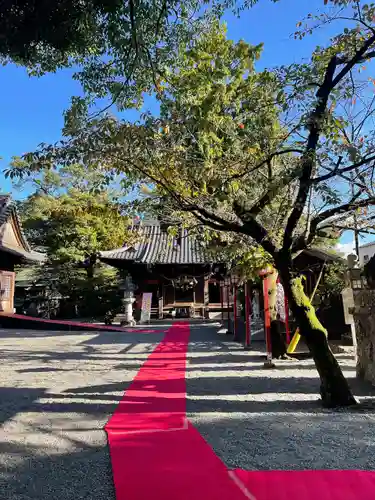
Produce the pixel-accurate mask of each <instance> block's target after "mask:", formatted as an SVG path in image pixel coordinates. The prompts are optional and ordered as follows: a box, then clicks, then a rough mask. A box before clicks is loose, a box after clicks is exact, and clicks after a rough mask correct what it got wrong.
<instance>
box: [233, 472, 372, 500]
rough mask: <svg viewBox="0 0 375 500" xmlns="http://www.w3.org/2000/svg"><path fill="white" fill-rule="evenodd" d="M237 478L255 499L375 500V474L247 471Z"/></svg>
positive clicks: (239, 474) (236, 473) (240, 473)
mask: <svg viewBox="0 0 375 500" xmlns="http://www.w3.org/2000/svg"><path fill="white" fill-rule="evenodd" d="M234 473H235V475H236V476H237V478H238V479H239V480H240V481H241V482H242V484H243V485H244V486H245V487H246V488H247V489H249V490H251V493H252V495H253V496H254V498H256V500H297V499H299V500H316V499H318V500H374V498H375V472H373V471H371V472H367V471H356V470H304V471H245V470H236V471H235V472H234Z"/></svg>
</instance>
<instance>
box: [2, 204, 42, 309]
mask: <svg viewBox="0 0 375 500" xmlns="http://www.w3.org/2000/svg"><path fill="white" fill-rule="evenodd" d="M44 258H45V256H44V255H43V254H41V253H38V252H34V251H33V250H32V249H31V248H30V245H29V244H28V242H27V239H26V237H25V234H24V233H23V230H22V225H21V221H20V218H19V216H18V213H17V207H16V204H15V203H14V201H13V200H12V199H11V197H10V195H0V313H13V310H14V286H15V266H18V265H21V264H24V263H28V262H29V263H30V262H42V261H43V260H44Z"/></svg>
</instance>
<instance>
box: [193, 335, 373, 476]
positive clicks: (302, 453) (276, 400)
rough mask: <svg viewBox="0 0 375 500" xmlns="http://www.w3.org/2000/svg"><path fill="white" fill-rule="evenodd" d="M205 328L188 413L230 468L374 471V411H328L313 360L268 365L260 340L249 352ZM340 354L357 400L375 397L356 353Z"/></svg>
mask: <svg viewBox="0 0 375 500" xmlns="http://www.w3.org/2000/svg"><path fill="white" fill-rule="evenodd" d="M203 332H204V330H203V329H202V328H195V327H194V326H193V327H192V329H191V337H190V344H189V356H188V363H187V374H186V376H187V395H188V403H187V410H188V417H189V419H190V420H191V422H192V423H193V424H194V425H195V426H196V428H197V429H198V430H199V432H200V433H201V434H202V435H203V436H204V437H205V438H206V439H207V441H208V442H209V443H210V444H211V446H212V447H213V449H214V450H215V452H216V453H217V454H218V456H219V457H220V458H221V459H222V460H223V461H224V462H225V463H226V464H227V466H228V467H231V468H237V467H239V468H243V469H248V470H268V469H297V470H298V469H375V412H374V410H373V411H372V412H368V413H364V412H363V411H361V412H358V411H357V410H354V411H345V412H342V413H337V412H333V411H330V410H323V409H322V408H321V406H320V405H319V404H318V403H317V400H318V398H319V395H318V391H319V379H318V376H317V372H316V369H315V367H314V364H313V362H312V360H311V359H307V360H303V361H300V360H293V361H279V362H277V368H276V369H274V370H264V368H263V362H264V359H263V356H264V353H263V352H261V348H262V345H261V344H260V345H259V344H258V345H254V350H253V351H250V352H246V351H244V350H243V348H242V347H241V346H239V345H238V344H235V343H233V342H230V341H228V337H226V336H225V335H223V336H220V337H219V336H218V335H217V333H216V331H215V330H214V329H213V328H206V330H205V333H203ZM337 357H338V359H339V361H340V364H341V366H342V367H343V370H344V373H345V375H346V376H347V377H348V379H349V381H350V384H351V385H352V387H353V390H354V393H355V394H356V396H357V397H358V399H361V400H363V399H369V400H371V401H374V402H375V388H372V387H371V386H370V385H367V384H362V383H358V382H357V381H356V379H355V365H354V361H353V359H352V358H351V356H349V355H347V354H339V355H338V356H337Z"/></svg>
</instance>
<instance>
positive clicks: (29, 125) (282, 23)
mask: <svg viewBox="0 0 375 500" xmlns="http://www.w3.org/2000/svg"><path fill="white" fill-rule="evenodd" d="M322 5H323V0H309V1H308V2H306V1H303V0H280V2H278V3H276V4H273V3H272V2H271V1H267V0H260V2H259V3H258V5H256V6H255V7H254V8H253V9H251V10H248V11H245V12H243V13H242V14H241V17H240V18H239V19H238V18H236V17H235V16H234V15H227V16H226V21H227V25H228V35H229V37H230V38H233V39H239V38H243V39H245V40H246V41H248V42H250V43H253V44H257V43H260V42H263V43H264V53H263V57H262V59H261V61H260V62H259V67H272V66H275V65H280V64H288V63H291V62H300V61H301V60H302V59H307V58H308V57H309V54H311V50H312V49H313V48H314V47H315V46H316V45H319V44H321V45H324V44H325V43H326V41H327V39H328V35H329V34H330V33H329V32H327V30H321V31H318V32H316V33H315V34H314V36H312V37H307V38H305V39H304V40H302V41H296V40H294V39H293V37H291V34H292V33H293V31H295V29H296V23H297V22H298V21H299V20H301V19H302V18H303V17H304V16H306V15H307V14H308V13H309V12H316V11H317V9H319V8H321V7H322ZM330 30H331V33H332V29H331V28H330ZM334 31H335V30H334ZM71 76H72V71H71V70H63V71H60V72H58V73H56V74H48V75H46V76H43V77H42V78H29V77H28V76H27V74H26V71H25V70H24V69H23V68H18V67H15V66H13V65H8V66H6V67H0V82H1V93H0V110H1V114H0V156H1V157H2V158H3V160H2V161H1V163H0V169H1V170H2V169H3V168H6V166H7V164H8V162H9V160H10V158H11V156H13V155H22V154H23V153H25V152H27V151H30V150H33V149H35V148H36V147H37V145H38V144H39V143H41V142H46V143H50V142H55V141H58V140H59V138H60V136H61V127H62V123H63V118H62V113H63V111H64V109H66V108H67V107H68V106H69V101H70V97H71V96H72V95H77V94H79V93H80V87H79V84H78V83H77V82H75V81H74V80H72V78H71ZM0 190H1V191H7V192H11V191H13V195H14V196H15V197H17V198H22V197H24V196H26V195H27V191H23V192H21V193H19V192H16V191H14V190H12V187H11V184H10V182H9V181H8V180H6V179H5V178H4V176H3V175H2V173H0ZM348 239H349V240H350V239H351V236H347V237H345V240H348Z"/></svg>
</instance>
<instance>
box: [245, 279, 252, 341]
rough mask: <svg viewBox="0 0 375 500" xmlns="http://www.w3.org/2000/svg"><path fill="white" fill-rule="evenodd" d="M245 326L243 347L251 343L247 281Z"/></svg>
mask: <svg viewBox="0 0 375 500" xmlns="http://www.w3.org/2000/svg"><path fill="white" fill-rule="evenodd" d="M244 287H245V316H246V318H245V327H246V336H245V349H246V348H247V349H248V348H249V347H250V344H251V318H250V315H251V301H250V285H249V283H245V285H244Z"/></svg>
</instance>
